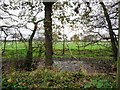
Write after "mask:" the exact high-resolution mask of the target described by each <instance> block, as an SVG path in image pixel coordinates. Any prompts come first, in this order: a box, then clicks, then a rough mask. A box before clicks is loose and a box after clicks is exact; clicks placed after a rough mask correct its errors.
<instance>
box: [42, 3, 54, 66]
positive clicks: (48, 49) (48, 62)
mask: <svg viewBox="0 0 120 90" xmlns="http://www.w3.org/2000/svg"><path fill="white" fill-rule="evenodd" d="M44 5H45V20H44V28H45V67H51V66H52V64H53V58H52V55H53V47H52V44H53V43H52V18H51V13H52V5H53V2H44Z"/></svg>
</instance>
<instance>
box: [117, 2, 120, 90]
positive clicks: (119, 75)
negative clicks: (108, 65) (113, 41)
mask: <svg viewBox="0 0 120 90" xmlns="http://www.w3.org/2000/svg"><path fill="white" fill-rule="evenodd" d="M118 23H119V24H118V25H119V31H118V60H117V88H118V90H120V2H119V22H118Z"/></svg>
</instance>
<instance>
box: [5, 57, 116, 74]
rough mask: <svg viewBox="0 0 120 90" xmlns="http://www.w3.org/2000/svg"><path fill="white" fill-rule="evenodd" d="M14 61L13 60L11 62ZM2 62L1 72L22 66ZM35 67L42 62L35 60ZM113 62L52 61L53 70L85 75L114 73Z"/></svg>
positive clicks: (92, 59) (110, 60)
mask: <svg viewBox="0 0 120 90" xmlns="http://www.w3.org/2000/svg"><path fill="white" fill-rule="evenodd" d="M12 61H14V60H12ZM12 61H4V62H3V70H9V69H10V67H12V66H13V64H15V66H20V67H21V66H22V65H23V60H22V61H20V60H19V61H15V62H14V63H13V62H12ZM37 61H38V64H37V67H38V68H39V67H41V66H44V63H43V60H37ZM113 65H114V61H113V60H112V59H105V58H79V59H77V58H56V59H54V64H53V68H55V69H58V70H62V71H71V72H78V71H84V72H86V73H90V74H91V73H116V70H114V69H113Z"/></svg>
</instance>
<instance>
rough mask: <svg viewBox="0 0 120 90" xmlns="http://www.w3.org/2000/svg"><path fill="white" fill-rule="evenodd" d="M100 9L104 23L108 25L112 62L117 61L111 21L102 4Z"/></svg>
mask: <svg viewBox="0 0 120 90" xmlns="http://www.w3.org/2000/svg"><path fill="white" fill-rule="evenodd" d="M100 4H101V6H102V8H103V11H104V16H105V18H106V21H107V23H108V28H109V34H110V39H111V46H112V53H113V57H114V60H115V61H117V44H116V42H115V41H116V39H115V37H114V32H113V29H112V24H111V20H110V17H109V14H108V12H107V9H106V6H105V5H104V3H103V2H100Z"/></svg>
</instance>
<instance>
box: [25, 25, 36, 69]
mask: <svg viewBox="0 0 120 90" xmlns="http://www.w3.org/2000/svg"><path fill="white" fill-rule="evenodd" d="M36 30H37V23H34V30H33V32H32V34H31V36H30V39H29V41H28V51H27V56H26V61H25V67H26V70H31V67H32V60H33V55H32V53H33V50H32V49H33V48H32V41H33V37H34V35H35V32H36Z"/></svg>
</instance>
